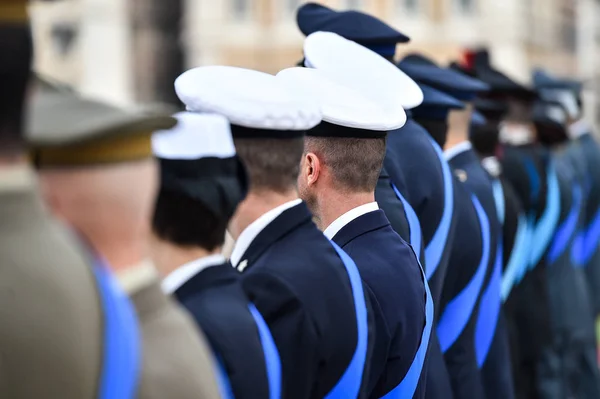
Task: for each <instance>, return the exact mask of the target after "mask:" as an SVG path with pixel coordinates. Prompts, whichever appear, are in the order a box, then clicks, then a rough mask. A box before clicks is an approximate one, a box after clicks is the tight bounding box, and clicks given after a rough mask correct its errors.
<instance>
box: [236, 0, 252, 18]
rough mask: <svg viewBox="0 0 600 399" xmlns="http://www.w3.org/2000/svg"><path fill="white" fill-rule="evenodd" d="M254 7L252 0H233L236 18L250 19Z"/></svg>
mask: <svg viewBox="0 0 600 399" xmlns="http://www.w3.org/2000/svg"><path fill="white" fill-rule="evenodd" d="M251 9H252V0H231V12H232V14H233V17H234V18H235V19H248V18H249V16H250V12H251Z"/></svg>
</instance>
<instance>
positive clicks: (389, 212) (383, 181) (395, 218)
mask: <svg viewBox="0 0 600 399" xmlns="http://www.w3.org/2000/svg"><path fill="white" fill-rule="evenodd" d="M402 186H404V184H402ZM375 200H376V201H377V203H378V204H379V208H380V209H382V210H383V211H384V212H385V216H387V218H388V220H389V221H390V224H391V225H392V228H393V229H394V231H395V232H396V233H398V235H400V237H402V238H403V239H404V241H406V242H409V243H410V225H409V222H408V220H407V218H406V211H405V210H404V204H403V203H402V201H401V200H400V199H399V198H398V196H397V194H396V192H395V191H394V188H393V187H392V181H391V179H390V175H389V173H388V172H387V170H386V169H385V166H384V167H383V168H382V169H381V173H380V174H379V180H378V181H377V188H376V189H375ZM419 258H420V256H419Z"/></svg>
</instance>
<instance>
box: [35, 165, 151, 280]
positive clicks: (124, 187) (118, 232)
mask: <svg viewBox="0 0 600 399" xmlns="http://www.w3.org/2000/svg"><path fill="white" fill-rule="evenodd" d="M154 173H155V165H154V162H153V161H141V162H132V163H127V164H119V165H115V166H108V167H105V166H102V167H96V168H91V167H90V168H80V169H53V170H47V171H43V172H42V173H41V178H42V179H41V182H42V188H43V192H44V195H45V197H46V200H47V202H48V204H49V205H50V207H51V209H52V210H53V212H54V214H55V215H56V216H57V217H59V218H60V219H62V220H63V221H65V222H66V223H67V224H69V225H71V226H72V227H73V228H74V229H75V230H76V231H77V232H78V233H79V234H81V236H82V237H83V238H84V239H85V240H87V241H88V242H89V244H90V245H91V246H92V248H93V249H94V251H96V252H97V253H98V254H99V255H100V256H102V257H103V258H104V259H106V260H107V262H108V263H109V265H110V267H111V268H112V269H113V270H114V271H120V270H124V269H127V268H129V267H131V266H134V265H137V264H139V263H141V262H142V261H144V260H145V259H147V258H148V257H149V249H148V237H149V232H150V226H149V223H150V222H149V221H150V214H151V210H152V205H153V201H154V190H155V186H154V185H155V181H154V179H155V177H154Z"/></svg>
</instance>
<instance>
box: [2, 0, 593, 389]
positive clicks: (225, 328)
mask: <svg viewBox="0 0 600 399" xmlns="http://www.w3.org/2000/svg"><path fill="white" fill-rule="evenodd" d="M298 25H299V28H300V30H301V31H302V32H303V33H304V34H306V35H307V39H306V40H305V43H304V48H303V50H304V59H303V61H302V62H301V65H300V66H299V67H297V68H289V69H286V70H283V71H281V72H280V73H279V74H277V76H272V75H267V74H263V73H259V72H256V71H250V70H244V69H239V68H231V67H200V68H195V69H192V70H190V71H187V72H186V73H184V74H182V75H181V76H180V77H179V78H178V79H177V81H176V82H175V90H176V92H177V94H178V96H179V98H180V100H181V101H182V102H183V103H184V104H185V106H186V112H182V113H178V114H175V115H174V116H170V115H169V114H165V113H164V112H159V111H158V110H152V111H148V110H146V111H144V112H139V111H136V112H133V111H125V110H121V109H117V108H115V107H112V106H109V105H106V104H102V103H99V102H97V101H93V100H90V99H85V98H82V97H81V96H79V95H77V94H76V93H74V92H73V91H71V90H69V89H66V88H63V87H58V86H56V85H54V84H51V83H48V82H46V81H43V80H41V79H37V78H36V79H34V80H35V81H34V82H33V86H34V89H33V95H32V97H31V98H27V97H26V90H25V89H26V86H27V82H28V80H29V74H30V72H29V71H30V66H29V62H30V57H31V43H30V37H29V31H28V27H27V24H26V10H25V4H24V2H19V1H15V2H12V3H10V4H9V5H7V6H4V5H3V6H0V46H2V47H1V48H0V50H1V51H2V53H3V54H11V55H12V57H10V58H8V59H7V60H6V61H3V64H4V65H3V66H2V68H3V69H2V71H3V72H4V73H3V74H2V75H1V76H2V79H3V81H2V84H3V87H5V89H3V90H2V94H1V97H0V100H1V101H0V105H1V106H2V108H1V109H0V110H1V112H2V113H1V115H0V116H1V117H2V119H1V120H0V123H2V125H0V127H1V129H0V161H1V162H0V200H2V206H1V207H0V215H1V219H0V221H1V223H0V229H1V230H0V231H1V232H2V234H1V235H0V249H1V251H0V253H2V258H3V263H2V264H3V267H2V273H3V278H2V281H3V289H2V291H1V292H2V295H3V297H4V299H5V300H4V301H3V304H4V305H3V306H2V308H1V312H2V313H1V314H2V320H3V321H4V323H3V325H5V327H3V334H2V335H1V336H0V344H1V345H2V348H3V359H2V364H3V369H2V372H3V373H4V374H5V375H4V376H3V381H4V382H3V384H2V385H0V389H2V390H3V391H2V393H3V395H5V396H6V397H11V398H21V397H22V398H25V397H27V398H29V397H50V398H55V397H56V398H58V397H61V398H87V397H102V398H129V397H144V398H146V397H148V398H151V397H156V398H159V397H160V398H164V397H173V398H177V397H181V398H188V397H189V398H192V397H194V398H195V397H206V398H209V397H226V398H233V397H235V398H263V397H264V398H279V397H285V398H324V397H327V398H354V397H369V398H382V397H386V398H412V397H415V398H425V397H427V398H453V397H455V398H512V397H519V398H530V397H540V398H566V397H577V398H595V397H599V396H600V385H599V384H600V382H599V378H598V367H597V362H596V359H595V348H596V344H595V338H594V319H595V317H596V315H597V313H598V311H599V310H600V309H598V306H597V302H598V299H597V298H595V297H594V295H597V294H596V293H597V292H600V291H598V290H597V289H596V286H597V285H598V283H599V282H598V279H599V278H600V276H599V275H598V270H597V268H598V267H600V265H597V263H598V261H597V259H596V258H597V256H598V254H597V252H598V251H597V248H598V239H599V238H600V225H599V223H600V217H599V216H598V215H597V213H598V212H599V205H600V198H599V197H598V190H599V188H598V187H600V185H599V184H600V182H598V181H599V180H600V175H598V173H597V170H596V168H595V162H600V161H599V160H598V159H600V158H599V157H598V154H599V152H600V150H599V149H598V146H597V144H596V142H595V141H594V139H593V138H592V136H591V134H590V131H589V129H588V128H587V125H585V123H584V122H583V119H582V115H581V110H582V106H581V101H580V100H579V97H580V94H581V85H580V84H579V83H578V82H576V81H573V80H569V79H558V78H554V77H552V76H550V75H548V74H546V73H544V72H542V71H537V72H536V73H535V74H534V77H533V81H534V83H535V87H528V86H524V85H521V84H519V83H517V82H515V81H514V80H512V79H510V78H509V77H508V76H506V75H505V74H503V73H501V72H500V71H498V70H496V69H494V68H493V67H492V65H491V64H490V60H489V57H488V55H487V53H486V52H479V53H476V54H474V55H473V57H470V58H469V59H468V60H467V62H465V63H463V64H461V65H458V64H453V65H451V66H450V67H441V66H439V65H436V64H435V63H434V62H433V61H431V60H429V59H427V58H425V57H423V56H420V55H416V54H415V55H411V56H407V57H405V58H404V59H402V61H400V62H399V63H398V64H397V65H396V63H395V62H394V55H395V49H396V46H397V44H398V43H404V42H407V41H408V40H409V38H408V37H407V36H405V35H404V34H402V33H400V32H398V31H397V30H395V29H393V28H392V27H390V26H389V25H387V24H385V23H384V22H382V21H380V20H378V19H376V18H374V17H372V16H369V15H367V14H364V13H360V12H357V11H346V12H338V11H335V10H332V9H329V8H327V7H324V6H322V5H318V4H311V3H309V4H306V5H304V6H302V7H301V8H300V9H299V11H298ZM390 61H391V62H390ZM23 109H27V111H28V112H27V115H28V116H27V117H26V118H24V117H23V115H24V112H23ZM26 143H27V144H26ZM25 151H30V153H31V158H30V159H31V160H32V161H33V164H34V165H35V167H36V168H37V172H38V173H37V176H38V177H39V182H40V187H41V190H38V188H37V183H36V178H35V177H34V174H33V172H32V169H31V167H30V166H29V165H30V161H28V160H27V159H26V158H25V157H24V155H25V153H26V152H25ZM155 160H158V165H159V167H160V179H159V180H158V182H159V184H158V186H159V188H158V195H154V189H155V184H156V182H155V180H156V176H155V172H156V171H155V167H156V161H155ZM42 202H45V205H44V206H43V205H42ZM45 209H49V210H50V211H51V213H53V217H48V214H47V211H46V210H45ZM54 218H56V219H58V220H60V221H61V224H57V223H56V222H55V221H54V220H55V219H54ZM64 226H69V227H68V228H67V229H65V228H64ZM226 229H228V230H229V233H230V234H231V235H232V236H233V237H234V239H235V240H236V242H235V245H234V247H233V251H232V252H231V256H230V260H229V261H226V259H225V257H224V256H223V255H222V254H221V250H222V246H223V241H224V237H225V230H226ZM319 230H321V231H322V233H321V231H319ZM148 237H150V238H148ZM5 265H6V266H5ZM125 293H126V294H127V295H124V294H125ZM176 303H178V304H177V305H176ZM182 308H183V309H185V310H186V311H187V312H184V311H182ZM194 322H195V323H194ZM41 333H43V337H42V338H40V337H39V336H38V335H37V334H41ZM207 344H208V345H207ZM209 347H210V348H211V349H208V348H209ZM24 375H27V376H28V378H27V379H24V378H22V377H23V376H24Z"/></svg>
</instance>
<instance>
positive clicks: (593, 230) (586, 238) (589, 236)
mask: <svg viewBox="0 0 600 399" xmlns="http://www.w3.org/2000/svg"><path fill="white" fill-rule="evenodd" d="M581 235H582V237H581V238H580V240H581V243H580V245H581V249H580V251H581V254H580V256H579V260H578V263H580V264H581V265H582V266H584V267H585V266H587V265H588V263H589V262H590V260H591V259H592V256H593V255H594V253H596V251H597V250H598V245H599V244H600V208H599V209H598V210H597V211H596V213H595V214H594V217H593V218H592V220H591V221H590V223H589V225H588V226H587V228H586V229H584V230H583V232H582V233H581Z"/></svg>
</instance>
